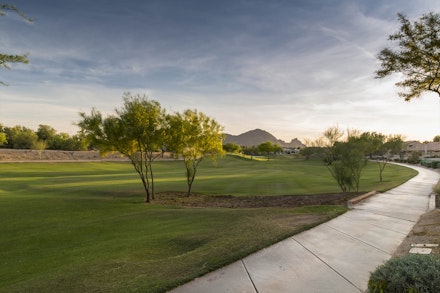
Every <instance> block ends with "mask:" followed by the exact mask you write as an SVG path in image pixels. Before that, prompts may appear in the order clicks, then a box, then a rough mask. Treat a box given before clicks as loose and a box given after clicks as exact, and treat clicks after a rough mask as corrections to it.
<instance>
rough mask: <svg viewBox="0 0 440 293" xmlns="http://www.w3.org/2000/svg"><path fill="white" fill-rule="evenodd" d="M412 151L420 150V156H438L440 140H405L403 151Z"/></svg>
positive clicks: (405, 152) (407, 152)
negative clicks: (423, 141) (424, 141)
mask: <svg viewBox="0 0 440 293" xmlns="http://www.w3.org/2000/svg"><path fill="white" fill-rule="evenodd" d="M412 152H420V153H421V156H422V157H440V142H432V141H431V142H426V143H421V142H419V141H406V142H405V146H404V147H403V153H404V154H405V155H408V154H410V153H412Z"/></svg>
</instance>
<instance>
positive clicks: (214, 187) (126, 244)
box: [0, 158, 409, 292]
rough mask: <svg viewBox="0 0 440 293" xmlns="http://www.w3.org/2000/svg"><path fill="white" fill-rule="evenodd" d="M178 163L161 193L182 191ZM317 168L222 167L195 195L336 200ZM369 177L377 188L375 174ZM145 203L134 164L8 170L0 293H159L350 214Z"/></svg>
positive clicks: (212, 169) (1, 204) (2, 201)
mask: <svg viewBox="0 0 440 293" xmlns="http://www.w3.org/2000/svg"><path fill="white" fill-rule="evenodd" d="M181 164H182V163H181V162H164V163H160V164H157V178H158V180H157V188H158V190H159V191H165V190H183V189H184V188H185V185H184V179H183V178H182V176H183V169H182V166H181ZM319 168H320V166H318V165H315V163H314V162H300V161H298V162H296V161H295V162H293V161H272V162H250V161H243V160H237V159H232V158H225V159H222V160H220V161H219V162H218V165H217V166H213V165H212V164H211V163H208V162H206V163H205V164H204V165H203V166H202V167H201V169H200V173H199V176H198V177H197V179H196V180H197V181H196V183H195V184H196V185H195V191H197V192H207V193H210V194H231V193H233V190H237V194H238V195H246V194H249V193H251V194H252V193H258V194H271V193H270V186H272V188H274V191H273V193H272V194H295V193H320V192H329V191H330V192H332V191H333V187H332V185H334V183H333V182H332V181H331V180H330V179H331V178H328V176H327V177H326V175H325V174H326V173H325V172H327V171H326V170H325V168H324V169H322V171H325V172H321V171H319V170H321V169H319ZM399 170H400V171H399V172H397V173H399V174H404V173H405V174H406V176H407V175H408V174H409V173H407V171H406V170H405V169H401V168H399ZM390 171H391V168H390ZM393 172H394V173H396V170H394V171H393ZM393 172H391V173H393ZM370 173H371V174H370ZM391 173H390V174H388V175H386V176H385V178H391V177H390V176H391ZM236 174H237V175H236ZM316 174H320V175H316ZM365 174H366V180H365V181H366V182H368V180H370V181H371V182H374V180H375V179H368V177H369V176H370V175H372V174H373V171H368V170H366V172H365ZM297 176H298V177H299V178H303V179H302V180H299V179H298V178H297ZM394 176H397V175H394ZM399 176H401V175H399ZM399 176H398V177H399ZM400 179H402V178H400ZM261 180H265V181H263V182H261ZM287 180H288V181H289V182H288V183H286V182H284V181H287ZM290 181H292V182H290ZM303 181H306V183H308V184H309V186H308V188H305V186H302V185H305V183H304V182H303ZM295 182H296V183H295ZM298 182H302V184H298ZM329 184H330V186H329ZM394 184H395V182H394ZM266 185H269V189H265V188H266ZM323 185H325V186H327V189H325V186H324V187H323ZM366 186H369V185H368V184H366ZM275 187H276V188H275ZM366 188H367V189H366V190H368V189H370V188H369V187H366ZM376 189H380V188H376ZM334 191H337V189H335V190H334ZM234 194H235V193H234ZM142 197H143V193H142V188H141V185H140V182H139V180H138V179H137V177H136V174H134V173H133V171H132V169H131V166H130V165H129V164H124V163H58V164H57V163H52V164H35V163H23V164H1V165H0V222H1V225H0V235H2V237H0V276H1V277H0V291H2V292H14V291H17V292H18V291H22V292H28V291H37V292H47V291H57V292H79V291H96V292H109V291H141V292H162V291H164V290H165V289H167V288H171V287H173V286H175V285H177V284H179V283H181V282H183V281H186V280H189V279H191V278H194V277H195V276H197V275H199V274H201V273H203V272H206V271H209V270H212V269H214V268H216V267H219V266H222V265H224V264H226V263H229V262H231V261H233V260H235V259H238V258H240V257H242V256H244V255H247V254H249V253H250V252H252V251H255V250H257V249H259V248H262V247H264V246H267V245H268V244H270V243H273V242H275V241H277V240H280V239H283V238H285V237H287V236H289V235H292V234H294V233H295V230H296V229H304V227H302V226H301V225H296V222H297V221H298V218H297V217H301V216H302V215H305V214H310V213H312V214H322V217H320V218H318V219H317V220H319V221H322V220H324V219H326V218H327V217H331V216H334V215H336V214H339V213H341V212H343V211H344V209H343V208H341V207H319V208H312V209H308V208H300V209H190V208H179V207H167V206H158V205H154V204H152V205H144V204H140V202H141V200H142ZM165 272H166V273H165Z"/></svg>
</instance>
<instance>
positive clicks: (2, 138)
mask: <svg viewBox="0 0 440 293" xmlns="http://www.w3.org/2000/svg"><path fill="white" fill-rule="evenodd" d="M7 142H8V140H7V138H6V133H4V132H0V146H1V145H4V144H6V143H7Z"/></svg>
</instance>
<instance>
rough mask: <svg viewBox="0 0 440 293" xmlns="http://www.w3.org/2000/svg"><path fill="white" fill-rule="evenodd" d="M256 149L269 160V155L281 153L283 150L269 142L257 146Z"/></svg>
mask: <svg viewBox="0 0 440 293" xmlns="http://www.w3.org/2000/svg"><path fill="white" fill-rule="evenodd" d="M257 148H258V150H259V151H260V152H261V153H265V154H266V155H267V158H268V159H269V158H270V154H272V153H277V152H282V151H283V148H282V147H281V146H279V145H277V144H274V143H272V142H270V141H267V142H263V143H261V144H259V145H258V146H257Z"/></svg>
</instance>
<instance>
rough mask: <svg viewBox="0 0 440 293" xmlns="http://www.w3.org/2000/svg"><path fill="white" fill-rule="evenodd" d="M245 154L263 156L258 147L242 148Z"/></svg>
mask: <svg viewBox="0 0 440 293" xmlns="http://www.w3.org/2000/svg"><path fill="white" fill-rule="evenodd" d="M242 151H243V154H245V155H248V156H259V155H261V153H260V150H259V149H258V147H257V146H244V147H242Z"/></svg>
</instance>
